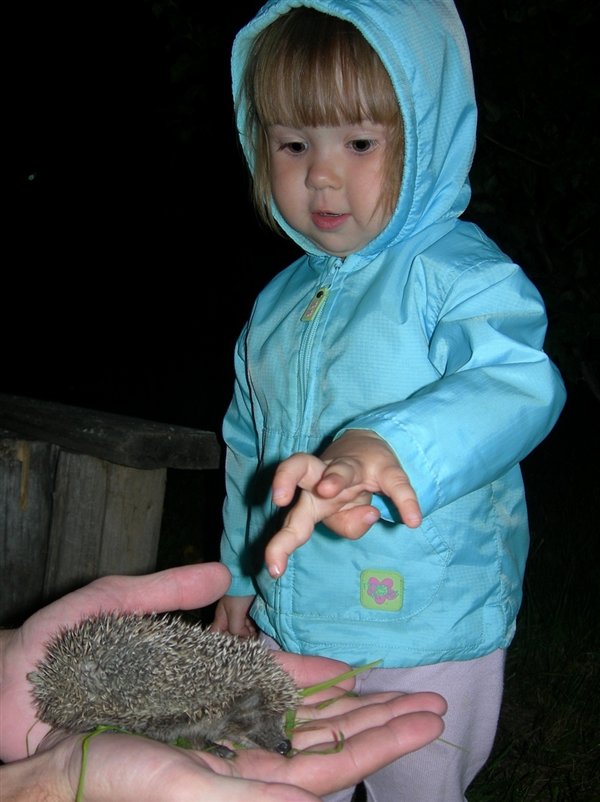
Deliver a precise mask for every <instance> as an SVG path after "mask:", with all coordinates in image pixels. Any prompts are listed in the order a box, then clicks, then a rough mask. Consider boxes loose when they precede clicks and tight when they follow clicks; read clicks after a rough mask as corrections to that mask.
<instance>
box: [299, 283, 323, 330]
mask: <svg viewBox="0 0 600 802" xmlns="http://www.w3.org/2000/svg"><path fill="white" fill-rule="evenodd" d="M328 295H329V290H328V288H327V287H319V289H318V290H317V291H316V293H315V295H314V297H313V299H312V301H311V302H310V303H309V305H308V306H307V307H306V309H305V310H304V313H303V315H302V317H301V318H300V320H301V321H303V322H304V323H310V321H311V320H314V319H315V317H316V315H317V312H318V311H319V309H320V308H321V307H322V306H323V304H324V303H325V301H326V300H327V296H328Z"/></svg>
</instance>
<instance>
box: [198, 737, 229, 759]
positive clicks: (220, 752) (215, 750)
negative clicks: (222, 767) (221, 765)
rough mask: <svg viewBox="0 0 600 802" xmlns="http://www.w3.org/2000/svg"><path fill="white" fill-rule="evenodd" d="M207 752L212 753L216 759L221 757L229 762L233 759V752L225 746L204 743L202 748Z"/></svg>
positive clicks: (210, 742)
mask: <svg viewBox="0 0 600 802" xmlns="http://www.w3.org/2000/svg"><path fill="white" fill-rule="evenodd" d="M202 748H203V749H204V750H205V751H207V752H212V754H213V755H216V756H217V757H223V758H225V760H231V759H232V758H234V757H235V750H234V749H230V748H229V747H228V746H225V744H217V743H213V741H206V742H205V744H204V746H203V747H202Z"/></svg>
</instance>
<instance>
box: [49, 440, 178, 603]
mask: <svg viewBox="0 0 600 802" xmlns="http://www.w3.org/2000/svg"><path fill="white" fill-rule="evenodd" d="M166 473H167V472H166V468H160V469H156V470H138V469H135V468H129V467H125V466H122V465H115V464H114V463H111V462H108V461H106V460H99V459H97V458H96V457H90V456H87V455H82V454H71V453H69V452H65V451H63V452H61V454H60V457H59V460H58V464H57V471H56V481H55V488H54V509H53V515H52V527H51V530H50V539H49V546H48V561H47V566H46V574H45V582H44V598H46V599H48V598H50V597H56V596H58V595H62V594H64V593H66V592H67V591H69V590H72V589H73V588H74V587H80V586H81V585H84V584H86V583H87V582H89V581H91V580H92V579H95V578H96V577H98V576H104V575H106V574H130V575H131V574H143V573H148V572H150V571H153V570H154V568H155V566H156V555H157V552H158V543H159V538H160V525H161V520H162V508H163V500H164V495H165V485H166Z"/></svg>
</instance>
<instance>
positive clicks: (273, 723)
mask: <svg viewBox="0 0 600 802" xmlns="http://www.w3.org/2000/svg"><path fill="white" fill-rule="evenodd" d="M263 696H264V695H263V694H262V693H261V692H260V691H257V690H252V691H250V692H248V693H247V694H245V695H244V696H242V697H238V698H237V699H236V700H235V702H234V703H233V704H232V705H231V707H230V709H229V710H228V712H227V713H226V714H225V715H224V716H223V718H222V721H221V723H220V727H219V728H220V729H222V730H223V735H224V737H225V738H226V739H227V740H228V741H231V742H233V743H234V744H235V743H237V744H240V745H241V746H246V747H252V746H258V747H262V748H263V749H268V750H269V751H270V752H279V754H280V755H286V754H287V753H288V752H289V751H290V749H291V743H290V740H289V738H288V737H287V735H286V733H285V715H284V713H282V712H281V711H280V710H278V711H273V710H272V709H271V708H270V707H269V705H271V707H272V700H266V699H264V698H263Z"/></svg>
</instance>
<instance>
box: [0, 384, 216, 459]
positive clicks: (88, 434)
mask: <svg viewBox="0 0 600 802" xmlns="http://www.w3.org/2000/svg"><path fill="white" fill-rule="evenodd" d="M0 428H4V429H7V430H9V431H11V432H14V433H15V434H17V435H18V436H19V437H30V438H32V439H34V440H42V441H46V442H49V443H55V444H56V445H59V446H62V447H63V448H65V449H69V450H71V451H76V452H79V453H82V454H90V455H91V456H94V457H98V458H99V459H103V460H108V461H109V462H114V463H116V464H118V465H127V466H129V467H131V468H144V469H152V468H183V469H191V470H204V469H209V468H218V467H219V463H220V458H221V449H220V446H219V442H218V440H217V436H216V434H215V433H214V432H209V431H203V430H201V429H192V428H188V427H186V426H175V425H172V424H166V423H156V422H154V421H147V420H142V419H140V418H131V417H128V416H124V415H115V414H113V413H109V412H100V411H98V410H93V409H85V408H83V407H74V406H67V405H64V404H56V403H54V402H52V401H41V400H38V399H33V398H23V397H21V396H15V395H4V394H0Z"/></svg>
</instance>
